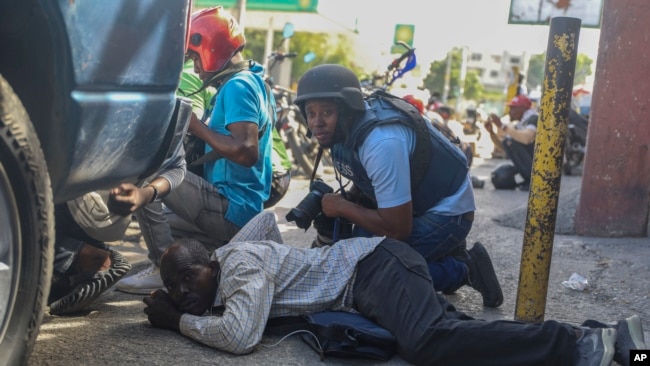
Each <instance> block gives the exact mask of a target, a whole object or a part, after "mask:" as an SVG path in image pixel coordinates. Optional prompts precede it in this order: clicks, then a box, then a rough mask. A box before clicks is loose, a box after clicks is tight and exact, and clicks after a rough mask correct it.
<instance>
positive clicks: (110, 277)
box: [49, 249, 131, 315]
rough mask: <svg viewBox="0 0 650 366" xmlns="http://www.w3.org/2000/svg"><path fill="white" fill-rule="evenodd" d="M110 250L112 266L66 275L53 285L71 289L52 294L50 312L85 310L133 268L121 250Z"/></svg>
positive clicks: (54, 313) (58, 313)
mask: <svg viewBox="0 0 650 366" xmlns="http://www.w3.org/2000/svg"><path fill="white" fill-rule="evenodd" d="M109 251H110V253H111V267H110V268H109V269H108V270H106V271H101V272H95V273H80V274H77V275H71V276H66V277H64V278H62V279H61V280H59V281H58V282H59V283H56V284H53V285H52V288H53V289H55V288H56V289H58V291H56V292H59V293H61V292H62V290H63V288H68V289H69V290H68V291H67V292H66V293H64V294H62V295H58V294H57V293H56V292H55V293H53V295H54V296H50V300H49V302H50V304H49V306H50V314H52V315H66V314H73V313H76V312H79V311H81V310H83V309H84V308H85V307H86V306H88V305H89V304H90V303H91V302H93V301H94V300H95V299H96V298H98V297H99V295H101V294H102V293H103V292H104V291H106V290H108V289H109V288H110V287H111V286H113V285H114V284H115V283H116V282H117V281H118V280H119V279H120V278H122V277H123V276H124V275H125V274H126V273H127V272H128V271H129V270H130V269H131V264H129V262H128V261H127V260H126V259H125V258H124V257H123V256H122V255H121V254H120V253H119V252H117V251H114V250H111V249H109ZM62 282H66V283H65V285H62V284H61V283H62Z"/></svg>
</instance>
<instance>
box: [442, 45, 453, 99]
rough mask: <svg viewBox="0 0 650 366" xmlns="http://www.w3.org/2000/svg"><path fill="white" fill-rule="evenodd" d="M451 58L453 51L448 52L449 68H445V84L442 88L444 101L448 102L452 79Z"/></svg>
mask: <svg viewBox="0 0 650 366" xmlns="http://www.w3.org/2000/svg"><path fill="white" fill-rule="evenodd" d="M451 59H452V51H449V52H447V69H446V70H445V86H444V87H443V90H442V102H443V103H444V104H447V99H448V98H449V83H450V80H451Z"/></svg>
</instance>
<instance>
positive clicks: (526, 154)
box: [503, 137, 535, 183]
mask: <svg viewBox="0 0 650 366" xmlns="http://www.w3.org/2000/svg"><path fill="white" fill-rule="evenodd" d="M503 150H505V152H506V154H508V158H509V159H510V160H511V161H512V164H513V165H514V166H515V169H517V173H519V175H521V177H522V178H524V182H526V183H530V176H531V174H532V172H533V153H534V151H535V143H530V144H528V145H524V144H522V143H521V142H517V141H515V140H513V139H512V138H511V137H506V139H505V140H503Z"/></svg>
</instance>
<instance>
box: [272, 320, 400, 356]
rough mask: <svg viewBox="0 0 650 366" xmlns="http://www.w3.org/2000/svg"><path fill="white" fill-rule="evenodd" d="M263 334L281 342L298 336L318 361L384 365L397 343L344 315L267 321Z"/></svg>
mask: <svg viewBox="0 0 650 366" xmlns="http://www.w3.org/2000/svg"><path fill="white" fill-rule="evenodd" d="M264 334H265V335H272V336H282V337H285V338H286V337H287V336H289V335H293V334H299V335H300V337H301V339H302V340H303V341H304V342H305V343H307V344H308V345H309V346H310V347H311V348H312V349H313V350H314V351H316V352H317V353H318V354H319V355H320V358H321V361H322V360H324V359H325V357H327V356H331V357H343V358H369V359H374V360H380V361H388V360H390V359H391V358H392V357H393V356H395V354H397V341H396V340H395V337H394V336H393V335H392V334H391V333H390V332H389V331H388V330H386V329H384V328H382V327H381V326H379V325H377V324H376V323H375V322H373V321H372V320H370V319H368V318H366V317H365V316H363V315H361V314H356V313H349V312H345V311H320V312H316V313H310V314H307V315H304V316H289V317H280V318H271V319H269V321H268V322H267V324H266V329H265V330H264ZM283 339H284V338H283Z"/></svg>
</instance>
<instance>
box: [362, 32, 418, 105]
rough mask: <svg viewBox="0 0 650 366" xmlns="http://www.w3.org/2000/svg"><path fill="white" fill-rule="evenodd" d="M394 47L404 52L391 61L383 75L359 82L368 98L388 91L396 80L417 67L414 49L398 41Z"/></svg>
mask: <svg viewBox="0 0 650 366" xmlns="http://www.w3.org/2000/svg"><path fill="white" fill-rule="evenodd" d="M396 45H401V46H402V47H404V48H405V49H406V51H405V52H404V53H402V54H401V55H399V56H398V57H397V58H395V59H394V60H393V61H391V63H390V64H388V67H387V68H386V71H385V72H384V73H383V74H378V75H373V76H372V77H370V78H367V79H363V80H361V90H362V91H363V93H364V95H366V96H368V95H370V94H372V92H374V91H376V90H381V91H388V89H389V88H390V87H391V86H392V85H393V83H395V81H396V80H397V79H399V78H401V77H402V76H403V75H404V74H406V73H407V72H409V71H411V70H413V68H415V66H416V65H417V58H416V56H415V48H412V47H410V46H409V45H408V44H406V42H403V41H398V42H397V43H396ZM402 63H404V65H402Z"/></svg>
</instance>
